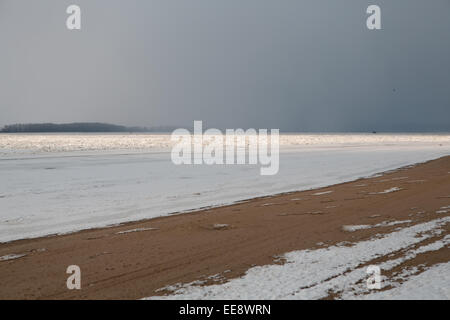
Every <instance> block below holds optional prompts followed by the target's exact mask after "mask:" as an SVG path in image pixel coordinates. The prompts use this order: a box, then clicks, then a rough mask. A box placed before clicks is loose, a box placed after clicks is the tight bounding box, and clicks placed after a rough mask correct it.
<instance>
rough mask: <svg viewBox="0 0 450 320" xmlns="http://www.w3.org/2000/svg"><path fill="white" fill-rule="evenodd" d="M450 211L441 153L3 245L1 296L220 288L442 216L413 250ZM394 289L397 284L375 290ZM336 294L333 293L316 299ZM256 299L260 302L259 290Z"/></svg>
mask: <svg viewBox="0 0 450 320" xmlns="http://www.w3.org/2000/svg"><path fill="white" fill-rule="evenodd" d="M449 206H450V157H449V156H447V157H443V158H440V159H437V160H432V161H428V162H426V163H423V164H418V165H414V166H408V167H403V168H399V169H397V170H392V171H389V172H385V173H383V174H380V175H375V176H373V177H370V178H366V179H358V180H356V181H352V182H348V183H342V184H337V185H332V186H329V187H326V188H320V189H314V190H307V191H302V192H291V193H285V194H279V195H274V196H270V197H262V198H256V199H251V200H248V201H243V202H240V203H236V204H233V205H228V206H223V207H217V208H206V209H203V210H198V211H194V212H191V213H184V214H179V215H176V214H175V215H171V216H167V217H161V218H155V219H149V220H143V221H139V222H132V223H125V224H122V225H119V226H114V227H108V228H100V229H92V230H85V231H80V232H76V233H71V234H67V235H58V236H49V237H42V238H36V239H27V240H18V241H13V242H9V243H3V244H0V257H1V258H0V283H1V284H2V285H1V286H0V299H140V298H145V297H155V296H164V295H166V294H174V293H176V290H175V289H176V288H180V287H182V285H183V284H189V283H192V282H193V281H197V283H198V286H199V287H208V286H209V285H216V286H220V285H221V284H223V283H226V282H228V281H229V280H231V279H237V278H239V277H243V276H244V275H245V274H246V272H248V270H249V269H251V268H255V267H257V266H265V265H283V264H285V263H287V262H286V258H285V257H283V255H284V254H286V253H288V252H292V251H296V250H305V249H310V250H319V249H323V248H331V247H336V246H341V247H346V248H352V246H355V245H356V244H358V243H363V242H364V241H367V240H371V239H374V237H375V238H380V237H383V235H389V234H393V233H394V232H401V230H406V229H407V228H414V226H420V225H426V224H427V223H430V222H433V221H438V220H439V219H440V220H439V227H440V232H434V233H432V234H430V235H429V236H428V237H427V238H426V239H425V238H424V239H423V241H421V242H420V244H419V243H411V244H409V245H408V247H407V248H406V247H405V248H406V249H408V250H409V249H414V248H416V249H417V248H419V247H421V246H422V247H423V246H426V245H429V244H433V243H437V242H436V241H443V240H445V239H447V238H448V235H449V231H450V224H449V223H448V220H446V219H448V217H450V207H449ZM411 230H412V229H411ZM420 234H421V233H420V232H419V233H418V235H420ZM406 249H405V250H396V249H392V251H391V252H389V253H388V254H380V255H377V257H376V258H373V259H372V258H370V259H366V260H369V261H361V263H360V266H359V267H361V266H367V265H370V264H383V263H384V262H386V261H388V260H389V259H392V257H395V258H397V259H398V258H399V257H403V256H406V255H407V250H406ZM449 260H450V249H449V247H448V245H445V244H444V245H443V246H441V247H438V248H434V250H422V251H420V250H419V251H418V252H416V253H415V254H414V256H411V255H410V256H408V259H404V260H402V262H401V263H398V264H397V265H395V266H393V267H392V268H390V269H389V270H387V271H383V276H385V277H387V278H388V279H389V278H395V279H397V278H396V277H394V276H395V275H398V274H399V273H401V272H402V271H404V270H412V269H414V274H415V275H420V274H421V272H423V271H425V270H427V269H429V268H430V267H432V266H435V265H437V264H441V263H448V262H449ZM74 264H75V265H78V266H80V268H81V272H82V289H81V290H72V291H71V290H68V289H67V288H66V280H67V277H68V275H67V274H66V269H67V267H68V266H69V265H74ZM300 271H301V270H300ZM320 271H321V270H320V269H319V270H317V272H319V273H320ZM392 281H394V280H392ZM394 282H397V283H401V282H402V280H396V281H394ZM176 284H178V285H177V286H175V287H170V286H174V285H176ZM168 286H169V287H168ZM393 287H395V283H391V284H390V285H389V286H386V287H384V288H383V289H382V290H381V291H384V290H389V289H391V288H393ZM418 290H420V289H418ZM342 294H343V292H342V290H331V291H329V294H327V295H326V296H323V297H321V298H323V299H333V298H342V297H343V296H342ZM363 295H364V294H361V298H363ZM254 297H256V298H259V296H258V295H257V293H256V292H255V296H254ZM249 298H252V297H251V296H250V297H249Z"/></svg>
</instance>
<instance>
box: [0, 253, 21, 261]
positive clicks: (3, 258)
mask: <svg viewBox="0 0 450 320" xmlns="http://www.w3.org/2000/svg"><path fill="white" fill-rule="evenodd" d="M26 255H27V254H26V253H22V254H7V255H5V256H1V257H0V261H9V260H14V259H19V258H22V257H25V256H26Z"/></svg>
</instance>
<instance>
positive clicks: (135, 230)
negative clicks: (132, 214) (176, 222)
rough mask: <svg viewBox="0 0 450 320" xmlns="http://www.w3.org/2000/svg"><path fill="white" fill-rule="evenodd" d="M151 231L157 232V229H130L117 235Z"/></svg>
mask: <svg viewBox="0 0 450 320" xmlns="http://www.w3.org/2000/svg"><path fill="white" fill-rule="evenodd" d="M151 230H158V228H136V229H130V230H125V231H119V232H117V234H126V233H132V232H142V231H151Z"/></svg>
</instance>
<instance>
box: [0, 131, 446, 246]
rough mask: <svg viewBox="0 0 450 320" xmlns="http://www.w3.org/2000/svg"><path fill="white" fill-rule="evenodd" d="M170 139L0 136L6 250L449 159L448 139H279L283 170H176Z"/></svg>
mask: <svg viewBox="0 0 450 320" xmlns="http://www.w3.org/2000/svg"><path fill="white" fill-rule="evenodd" d="M170 147H171V142H170V136H168V135H145V134H142V135H114V134H106V135H95V134H94V135H86V134H79V135H77V134H73V135H70V134H69V135H51V134H50V135H33V134H31V135H0V163H1V165H0V181H1V184H0V242H6V241H12V240H17V239H23V238H32V237H38V236H45V235H50V234H56V233H66V232H73V231H76V230H82V229H88V228H94V227H103V226H107V225H112V224H117V223H122V222H127V221H134V220H140V219H148V218H154V217H158V216H164V215H168V214H171V213H176V212H185V211H189V210H193V209H197V208H200V207H205V206H217V205H221V204H228V203H232V202H235V201H240V200H245V199H249V198H253V197H257V196H264V195H271V194H276V193H281V192H287V191H297V190H305V189H310V188H316V187H322V186H327V185H331V184H335V183H340V182H345V181H350V180H354V179H357V178H359V177H365V176H370V175H373V174H375V173H379V172H382V171H386V170H390V169H395V168H398V167H401V166H405V165H410V164H414V163H418V162H423V161H427V160H431V159H435V158H438V157H441V156H445V155H449V154H450V135H446V134H440V135H407V134H400V135H399V134H396V135H378V134H377V135H369V134H335V135H333V134H317V135H312V134H290V135H282V136H280V147H281V149H280V170H279V173H278V174H277V175H274V176H261V175H260V174H259V166H251V165H220V166H219V165H216V166H207V165H195V166H187V165H182V166H175V165H174V164H173V163H172V162H171V158H170V150H171V149H170Z"/></svg>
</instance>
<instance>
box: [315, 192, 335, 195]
mask: <svg viewBox="0 0 450 320" xmlns="http://www.w3.org/2000/svg"><path fill="white" fill-rule="evenodd" d="M332 192H334V191H323V192H317V193H314V194H313V196H321V195H324V194H329V193H332Z"/></svg>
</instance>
